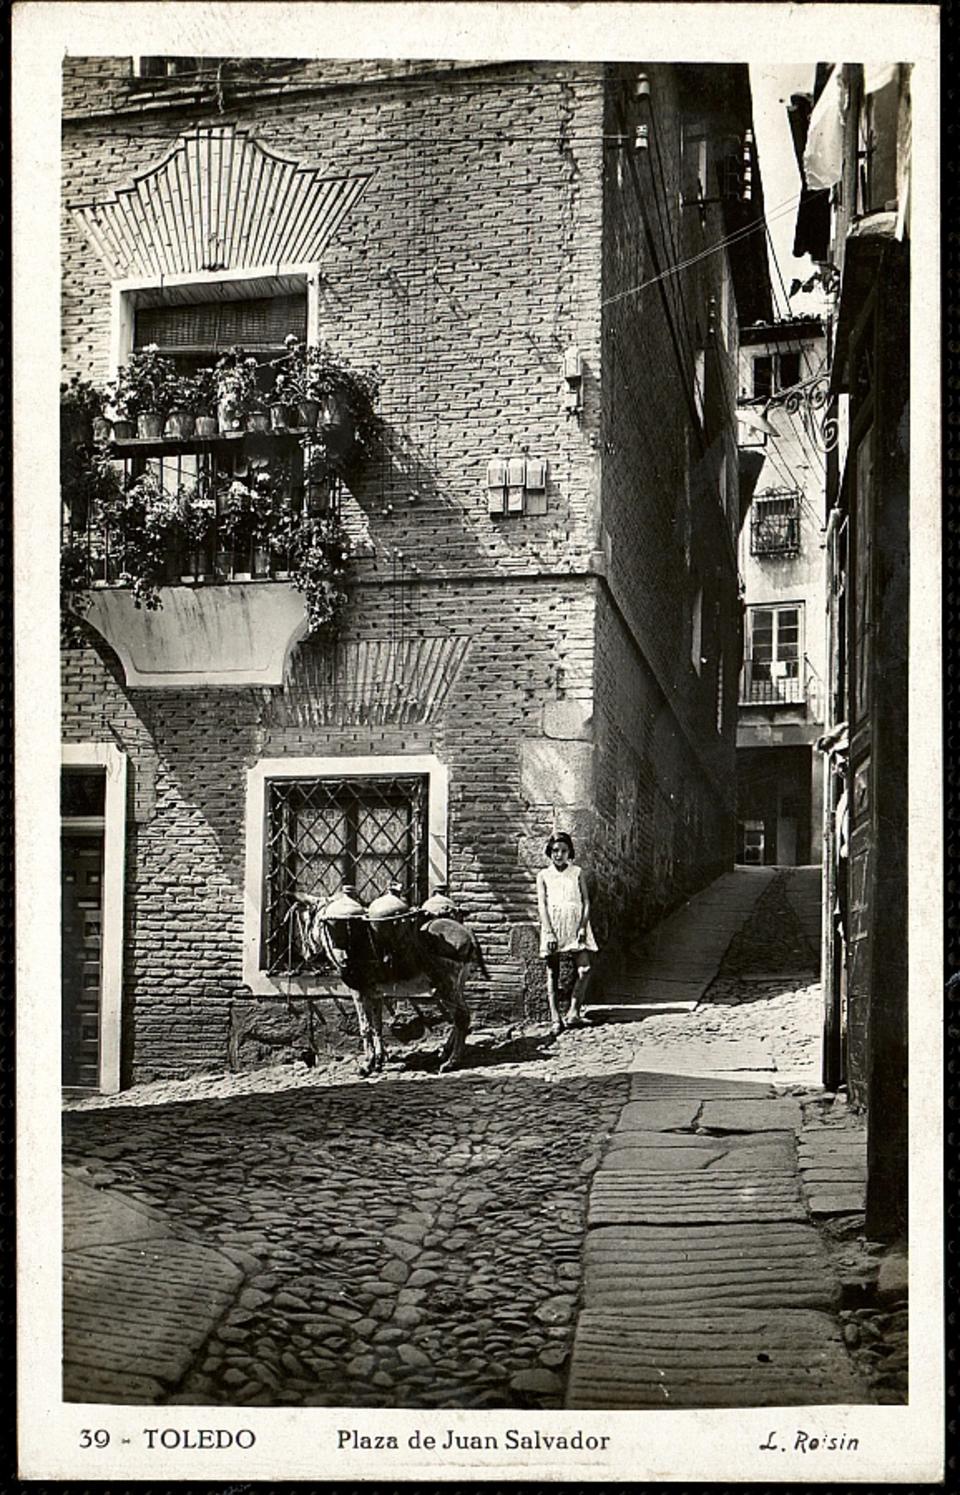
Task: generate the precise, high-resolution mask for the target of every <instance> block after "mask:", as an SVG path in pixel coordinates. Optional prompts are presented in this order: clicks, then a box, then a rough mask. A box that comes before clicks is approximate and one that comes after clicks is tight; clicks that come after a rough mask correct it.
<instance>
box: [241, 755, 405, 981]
mask: <svg viewBox="0 0 960 1495" xmlns="http://www.w3.org/2000/svg"><path fill="white" fill-rule="evenodd" d="M427 786H428V780H427V778H426V776H424V775H419V774H417V775H412V774H411V775H398V776H392V777H389V778H372V777H367V776H365V775H364V776H361V777H357V778H339V779H335V778H291V779H272V780H269V781H268V783H267V799H266V813H267V826H266V854H267V855H266V866H265V882H266V889H265V892H266V897H265V900H264V931H263V934H264V944H265V950H264V955H265V959H264V961H263V965H264V967H265V969H266V970H267V972H268V973H269V974H271V975H282V974H288V975H292V974H296V973H297V972H298V971H300V970H302V969H303V966H304V961H303V953H302V950H301V948H300V942H299V929H298V922H297V914H298V910H299V909H300V908H301V907H302V904H301V902H300V900H302V899H304V898H322V899H325V898H329V897H332V895H333V894H334V893H336V892H337V891H338V890H339V888H340V886H341V884H342V883H345V882H346V883H354V884H355V885H356V888H357V891H358V893H359V895H360V898H361V899H362V900H363V902H365V903H367V902H369V901H370V900H371V899H373V898H376V897H377V896H378V895H379V894H380V893H385V892H386V891H387V888H388V887H389V886H390V884H391V883H399V884H400V886H401V888H402V890H403V895H404V897H405V898H406V899H407V900H408V902H410V903H411V904H414V903H420V902H422V901H423V899H424V898H425V897H426V896H427V892H428V888H427V877H428V865H427V802H428V790H427Z"/></svg>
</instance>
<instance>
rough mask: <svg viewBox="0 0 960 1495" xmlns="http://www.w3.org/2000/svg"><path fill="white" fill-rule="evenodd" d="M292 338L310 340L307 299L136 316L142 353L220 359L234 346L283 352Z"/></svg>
mask: <svg viewBox="0 0 960 1495" xmlns="http://www.w3.org/2000/svg"><path fill="white" fill-rule="evenodd" d="M290 332H293V333H296V335H297V337H298V338H300V339H301V341H305V340H306V336H307V298H306V296H302V295H301V296H267V297H264V298H262V299H258V300H252V301H203V302H199V303H195V304H194V305H191V306H153V307H143V308H141V309H140V310H139V311H138V312H137V314H136V327H135V338H134V344H135V346H136V347H137V348H143V347H146V346H147V344H149V343H156V344H157V346H158V347H159V348H160V351H161V352H162V353H166V354H171V355H175V354H178V353H206V352H210V353H221V352H223V351H224V349H226V348H232V347H234V346H239V347H242V348H249V349H250V350H251V352H257V351H258V350H262V349H271V348H281V347H282V346H283V340H284V338H285V337H286V336H287V334H288V333H290Z"/></svg>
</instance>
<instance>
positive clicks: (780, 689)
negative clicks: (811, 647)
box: [740, 604, 804, 706]
mask: <svg viewBox="0 0 960 1495" xmlns="http://www.w3.org/2000/svg"><path fill="white" fill-rule="evenodd" d="M802 620H803V609H802V607H801V606H800V605H798V604H794V605H793V606H783V607H751V608H750V609H749V610H748V613H747V621H748V626H749V638H748V653H747V656H746V658H745V659H744V662H743V680H742V684H741V692H740V700H741V702H742V703H743V704H746V705H754V706H756V705H761V706H763V705H783V704H789V705H799V704H802V702H803V700H804V695H803V688H804V680H803V676H802V672H801V669H800V664H801V660H802V657H803V655H802V649H801V637H800V632H801V624H802Z"/></svg>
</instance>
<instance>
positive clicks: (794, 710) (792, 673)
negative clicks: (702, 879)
mask: <svg viewBox="0 0 960 1495" xmlns="http://www.w3.org/2000/svg"><path fill="white" fill-rule="evenodd" d="M739 706H740V709H741V710H743V709H745V708H750V707H766V708H767V710H773V711H778V710H780V709H782V710H783V714H785V715H790V716H791V717H796V715H797V714H799V715H801V716H802V717H803V718H804V719H805V720H806V719H809V720H811V721H818V720H819V719H820V714H821V711H822V686H821V681H820V677H819V675H818V674H817V671H816V670H815V669H814V668H813V666H812V665H811V663H810V661H809V659H808V658H807V657H806V655H804V656H803V657H802V658H799V659H770V658H769V657H766V658H757V657H752V656H748V657H747V658H746V659H744V661H743V666H742V668H741V671H740V694H739ZM757 714H758V715H759V714H760V713H757Z"/></svg>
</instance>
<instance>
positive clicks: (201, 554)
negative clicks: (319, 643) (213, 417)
mask: <svg viewBox="0 0 960 1495" xmlns="http://www.w3.org/2000/svg"><path fill="white" fill-rule="evenodd" d="M70 460H71V459H70V457H69V455H68V456H67V458H66V459H65V464H66V465H65V469H64V470H65V473H67V474H68V476H67V477H66V478H65V481H64V500H65V501H64V510H63V539H64V553H65V555H66V556H68V557H69V565H70V566H71V567H72V568H73V571H74V573H75V574H76V575H77V576H79V577H82V578H83V579H84V590H83V606H82V616H83V618H84V621H85V622H87V623H88V624H89V625H90V626H91V627H93V628H94V629H95V630H96V631H97V632H98V633H99V634H100V635H101V636H102V637H103V639H104V640H105V641H106V643H107V644H109V646H110V647H111V648H112V649H113V650H114V652H115V653H116V654H117V656H118V658H119V660H120V662H121V664H122V666H123V670H124V676H125V680H126V683H127V684H128V685H130V686H135V687H137V688H164V687H165V688H177V689H179V688H182V687H186V686H192V685H235V686H250V685H259V686H269V685H279V684H280V683H281V682H282V680H283V674H284V668H285V662H286V659H287V656H288V653H289V650H290V647H291V645H292V644H293V643H294V642H295V641H296V640H297V639H298V638H299V637H301V636H302V635H303V634H304V633H305V632H306V631H307V628H308V619H307V616H306V613H305V599H304V595H302V593H301V591H299V590H298V589H297V588H295V587H294V586H293V585H292V574H293V572H294V570H295V565H296V552H295V549H294V548H292V547H295V545H296V543H297V534H298V527H299V526H300V525H301V524H304V523H306V522H308V521H312V520H320V521H326V524H325V526H324V528H325V530H329V533H330V534H331V535H334V534H339V533H340V531H339V512H340V502H341V497H342V492H343V488H342V483H341V480H340V479H339V477H337V476H335V475H334V474H333V473H332V472H330V471H326V472H324V473H322V474H321V473H320V472H319V471H317V469H316V468H312V467H311V452H310V448H309V445H308V446H307V448H306V449H304V447H303V445H302V438H301V436H300V433H292V432H284V433H278V434H272V433H258V434H256V435H250V434H249V433H246V434H245V433H236V434H233V433H231V434H227V435H220V436H216V437H208V438H204V437H192V438H190V439H189V440H185V441H178V440H173V439H171V438H169V437H165V438H160V439H157V440H154V441H142V440H137V441H121V442H114V443H113V444H112V446H111V447H110V448H109V450H108V461H107V462H106V463H105V464H104V465H103V466H102V467H101V468H100V469H99V477H97V476H95V474H96V473H97V471H98V470H97V469H96V467H95V465H93V464H90V463H89V461H88V466H87V469H86V470H85V471H84V470H82V469H81V480H79V481H77V480H74V481H72V482H71V481H70V480H69V462H70ZM78 460H80V461H83V460H85V459H84V458H83V457H82V455H81V456H80V458H79V459H78ZM92 475H94V476H92ZM311 528H312V530H315V528H316V527H315V526H312V527H311ZM285 542H288V543H285ZM79 590H80V588H79V587H78V588H77V591H79Z"/></svg>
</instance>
